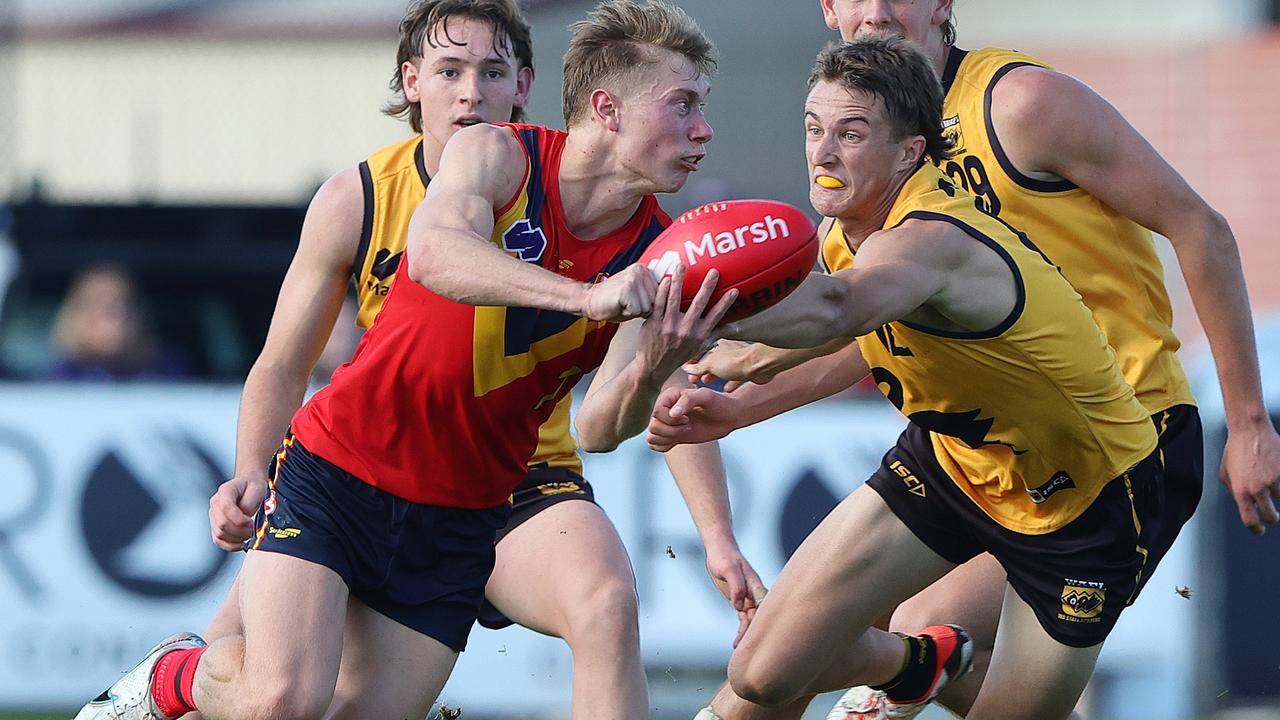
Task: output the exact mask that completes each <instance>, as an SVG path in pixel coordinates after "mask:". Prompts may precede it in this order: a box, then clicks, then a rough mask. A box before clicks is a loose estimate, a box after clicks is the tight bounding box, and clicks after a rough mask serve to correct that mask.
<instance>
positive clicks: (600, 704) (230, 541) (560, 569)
mask: <svg viewBox="0 0 1280 720" xmlns="http://www.w3.org/2000/svg"><path fill="white" fill-rule="evenodd" d="M532 81H533V67H532V54H531V47H530V36H529V27H528V25H527V24H526V23H525V20H524V18H523V17H522V15H521V13H520V11H519V9H518V7H517V6H516V5H515V3H514V2H512V1H511V0H425V1H424V2H418V3H415V4H414V5H413V6H411V7H410V9H409V11H408V13H407V14H406V15H405V17H404V20H403V22H402V23H401V26H400V46H399V52H398V57H397V67H396V72H395V75H394V79H393V82H392V86H393V88H394V89H395V90H396V91H397V93H398V94H397V98H396V100H395V101H393V103H392V104H390V105H389V107H388V108H387V111H388V113H389V114H392V115H396V116H405V117H407V119H408V121H409V124H410V125H411V126H412V128H413V130H414V132H415V134H414V136H413V137H411V138H409V139H408V140H405V141H403V142H399V143H396V144H394V145H390V146H388V147H385V148H383V149H381V150H378V151H377V152H375V153H374V154H373V155H371V156H370V157H369V159H368V160H367V161H365V162H362V163H360V164H359V166H357V167H352V168H350V169H347V170H344V171H342V172H340V173H338V174H337V175H335V176H334V177H332V178H331V179H330V180H329V181H328V182H326V183H325V184H324V185H323V186H322V187H321V188H320V190H319V191H318V192H317V194H316V196H315V198H314V200H313V201H312V203H311V206H310V208H309V210H308V212H307V217H306V221H305V223H304V226H303V229H302V236H301V241H300V243H299V246H298V251H297V254H296V255H295V257H294V260H293V263H292V265H291V266H290V268H289V272H288V274H287V276H286V277H285V280H284V283H283V285H282V286H281V290H280V298H279V301H278V303H277V307H276V311H275V315H274V317H273V318H272V323H271V329H270V331H269V333H268V336H267V340H266V344H265V346H264V347H263V350H262V354H261V355H260V356H259V358H258V360H257V362H256V363H255V364H254V366H253V369H252V370H251V371H250V373H249V376H248V378H247V380H246V381H245V389H244V394H243V397H242V401H241V408H240V420H239V427H238V432H237V452H236V456H237V457H236V474H235V477H234V478H233V479H232V480H230V481H228V482H226V483H224V484H223V486H222V487H221V488H220V489H219V491H218V493H217V494H216V495H215V496H214V497H213V499H212V500H211V502H210V521H211V524H212V526H213V532H214V539H215V541H216V542H217V543H218V545H219V546H221V547H223V548H224V549H227V550H235V549H239V548H240V544H241V542H242V541H243V540H244V539H245V538H247V537H248V536H249V534H250V532H251V529H252V526H251V520H252V515H253V512H254V510H255V509H256V508H257V507H258V506H259V505H260V504H261V502H262V498H263V493H264V492H265V490H266V477H267V460H268V459H270V458H271V457H272V456H273V454H274V452H275V448H276V447H277V446H278V445H279V442H280V437H281V436H282V435H283V434H284V433H285V430H286V425H287V424H288V421H289V418H290V417H291V416H292V415H293V414H294V412H295V411H296V410H297V408H298V406H299V405H300V404H301V402H302V399H303V394H304V392H305V390H306V386H307V378H308V375H309V373H310V371H311V368H312V366H313V365H314V364H315V362H316V358H317V356H318V355H319V353H320V351H321V349H322V348H323V347H324V344H325V339H326V338H327V337H328V335H329V331H330V329H331V328H332V327H333V325H334V322H335V319H336V318H337V315H338V310H339V308H340V306H341V304H342V301H343V297H344V294H345V287H346V285H347V283H348V282H354V284H355V290H356V295H357V298H358V301H359V315H358V323H359V324H360V325H361V326H363V327H368V326H369V325H370V324H372V323H373V321H374V319H375V317H376V316H377V314H378V312H379V310H380V309H381V306H382V302H383V300H384V298H385V297H386V294H387V291H388V289H389V288H390V286H391V284H392V282H393V281H394V280H395V272H396V270H397V268H398V264H399V262H400V259H401V258H402V253H403V251H404V249H405V245H406V238H407V228H408V223H409V218H410V217H411V216H412V215H413V212H414V210H415V209H416V208H417V207H418V205H419V204H420V203H421V202H422V199H423V196H424V194H425V192H426V186H427V183H428V182H429V181H430V179H431V177H432V175H433V174H435V172H436V169H437V167H438V165H439V163H440V156H441V153H442V151H443V148H444V145H445V143H446V141H447V140H448V139H449V138H450V137H451V136H452V135H453V134H454V133H455V132H456V131H458V130H459V129H461V128H463V127H466V126H468V125H473V124H476V123H481V122H499V121H507V120H519V119H520V117H521V115H522V108H523V106H524V104H525V101H526V99H527V97H528V95H529V90H530V86H531V84H532ZM569 403H570V400H569V398H566V399H565V400H564V401H563V402H562V403H560V404H559V405H558V406H557V408H556V410H555V412H554V413H553V415H552V416H551V419H550V420H549V421H548V422H547V423H546V424H545V425H543V426H542V428H541V430H540V433H539V435H540V442H539V446H538V450H537V454H536V455H535V456H534V457H533V458H532V459H531V460H530V470H529V475H528V477H527V479H526V480H525V482H524V483H523V484H521V486H520V487H519V489H517V491H516V494H515V496H514V498H513V499H514V508H513V512H512V517H511V520H510V522H509V523H508V525H507V526H506V527H505V528H504V529H503V530H501V531H500V533H499V541H498V544H497V560H496V567H495V569H494V571H493V574H492V575H491V576H490V580H489V582H488V585H487V587H486V602H485V607H484V609H483V610H482V614H481V623H482V624H485V625H487V626H489V627H504V626H506V625H510V624H511V623H512V621H514V622H517V623H519V624H521V625H524V626H526V627H529V628H532V629H535V630H537V631H539V632H543V633H548V634H551V635H555V636H558V637H561V638H563V639H564V640H565V641H566V642H567V643H568V644H569V646H570V648H571V649H572V651H573V656H574V680H573V717H575V718H578V717H593V718H602V717H644V716H646V715H647V714H648V711H647V707H648V700H647V690H646V687H645V677H644V669H643V667H642V665H641V659H640V650H639V636H638V619H637V608H636V596H635V578H634V576H633V574H632V571H631V565H630V562H629V560H628V558H627V555H626V551H625V549H624V547H623V545H622V542H621V540H620V539H619V537H618V534H617V532H616V530H615V529H614V528H613V525H612V523H610V521H609V519H608V518H607V517H606V516H605V514H604V512H603V511H602V510H601V509H600V507H599V506H597V505H596V504H595V503H594V500H593V494H592V490H591V486H590V484H589V483H587V482H586V481H585V480H584V479H583V478H582V476H581V475H580V473H581V470H582V463H581V460H580V458H579V456H578V452H577V447H576V445H575V444H574V441H573V438H572V436H571V435H570V434H569V425H568V423H569ZM671 468H672V472H673V475H674V476H675V477H676V478H677V482H678V484H679V485H680V488H681V491H682V494H683V495H684V496H685V497H686V498H687V499H688V501H689V504H690V509H691V513H692V514H693V516H694V518H695V522H696V523H697V525H698V527H699V530H700V533H701V535H702V539H703V541H704V543H705V544H706V551H707V568H708V571H709V572H710V574H711V576H712V579H713V580H714V582H715V583H716V585H717V587H718V588H719V589H720V590H721V591H722V592H723V593H724V595H725V596H726V598H728V599H729V600H730V602H732V603H733V604H734V605H735V606H736V607H737V609H738V610H739V611H740V617H741V619H743V620H746V619H747V617H748V616H749V614H750V613H751V612H754V599H753V597H754V596H753V594H752V593H753V592H754V593H755V594H757V595H758V594H759V593H760V592H761V590H760V587H761V583H760V579H759V577H758V576H757V575H756V573H755V571H754V570H753V569H752V568H751V566H750V564H748V563H747V561H746V560H745V559H744V558H743V557H742V554H741V552H740V551H739V549H738V546H737V543H736V540H735V539H734V535H733V530H732V524H731V519H730V515H729V506H728V496H727V491H726V489H725V485H724V474H723V468H722V466H721V465H720V460H719V454H718V451H717V450H715V449H714V448H712V447H706V448H699V449H697V450H695V452H693V453H690V454H688V455H686V456H684V457H682V458H674V459H673V462H672V463H671ZM238 588H239V583H238V582H237V583H236V585H235V586H233V587H232V589H231V591H230V592H229V594H228V596H227V599H226V602H225V603H224V605H223V607H222V608H221V609H220V610H219V612H218V614H217V616H216V617H215V619H214V620H213V622H212V623H211V624H210V627H209V629H208V631H207V633H206V635H205V638H206V639H207V640H208V641H210V642H212V641H214V640H216V639H218V638H220V637H223V636H226V635H231V634H238V633H239V623H240V614H239V607H238V602H237V595H238ZM370 668H371V670H370V672H377V673H382V672H383V671H382V670H378V669H377V666H376V664H371V665H370ZM345 672H346V669H345V666H344V673H345ZM403 677H404V678H405V679H406V680H407V681H409V682H411V683H412V682H415V681H413V678H414V675H413V674H412V673H405V674H403ZM344 680H345V681H351V682H350V684H351V685H355V684H358V683H359V681H360V679H359V678H350V677H345V676H344ZM372 681H373V682H376V683H380V684H381V685H382V687H383V689H384V691H385V692H394V691H395V688H396V687H398V685H397V686H393V685H391V684H390V682H391V678H390V677H389V676H384V677H378V678H374V679H373V680H372ZM342 692H343V688H342V686H341V685H340V687H339V691H338V698H337V700H336V701H335V702H336V703H337V705H335V707H340V706H341V703H342ZM362 709H363V710H369V708H357V709H356V711H355V715H356V716H363V715H362V714H361V712H360V711H361V710H362ZM371 712H372V711H371Z"/></svg>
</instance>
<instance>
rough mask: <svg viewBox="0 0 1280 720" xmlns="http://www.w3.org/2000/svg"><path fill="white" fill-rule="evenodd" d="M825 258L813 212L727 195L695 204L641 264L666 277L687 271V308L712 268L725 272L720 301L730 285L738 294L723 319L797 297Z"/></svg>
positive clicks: (717, 295)
mask: <svg viewBox="0 0 1280 720" xmlns="http://www.w3.org/2000/svg"><path fill="white" fill-rule="evenodd" d="M817 259H818V230H817V228H815V227H814V225H813V221H812V220H810V219H809V216H808V215H806V214H805V213H803V212H801V211H800V210H799V209H797V208H795V207H792V206H791V205H788V204H786V203H781V202H776V201H774V200H727V201H725V202H718V203H711V204H710V205H703V206H702V207H698V208H694V209H693V210H690V211H689V212H687V213H685V214H683V215H681V216H680V217H678V218H676V219H675V220H674V221H673V222H672V223H671V227H669V228H667V229H666V230H665V231H663V233H662V234H661V235H659V236H658V237H656V238H654V240H653V242H652V243H651V244H650V245H649V249H648V250H646V251H645V253H644V255H642V256H641V257H640V262H642V263H644V264H646V265H648V266H649V269H650V270H652V271H653V273H654V275H656V276H657V277H658V278H659V279H661V278H663V277H665V276H667V275H669V274H671V272H672V271H673V270H675V267H676V265H684V266H685V268H686V271H685V277H684V287H683V288H682V294H681V302H680V307H681V308H682V309H684V308H688V307H689V303H690V302H691V301H692V300H693V296H694V295H696V294H697V293H698V288H699V287H701V286H702V279H703V277H705V276H706V274H707V271H708V270H710V269H711V268H715V269H716V270H719V271H720V281H719V282H718V283H716V291H715V295H714V296H713V298H712V300H711V304H712V305H714V304H715V302H716V301H717V300H719V299H720V297H721V296H722V295H724V293H726V292H728V291H729V289H730V288H738V299H737V300H736V301H735V302H734V303H733V307H731V308H730V309H729V312H728V314H726V315H725V317H724V321H725V322H728V321H732V320H738V319H740V318H744V317H748V316H750V315H754V314H756V313H758V312H760V311H761V310H764V309H765V308H767V307H769V306H770V305H773V304H775V303H777V302H778V301H779V300H781V299H782V298H784V297H786V296H787V295H789V294H791V291H792V290H795V289H796V287H798V286H799V285H800V282H801V281H802V280H804V279H805V276H806V275H808V274H809V271H810V270H812V269H813V264H814V262H815V261H816V260H817Z"/></svg>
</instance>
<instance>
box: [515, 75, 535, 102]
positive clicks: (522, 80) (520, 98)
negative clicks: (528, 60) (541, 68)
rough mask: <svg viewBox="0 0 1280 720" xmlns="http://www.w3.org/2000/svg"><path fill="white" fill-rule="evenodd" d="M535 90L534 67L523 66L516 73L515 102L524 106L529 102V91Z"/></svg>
mask: <svg viewBox="0 0 1280 720" xmlns="http://www.w3.org/2000/svg"><path fill="white" fill-rule="evenodd" d="M532 90H533V68H531V67H522V68H520V72H518V73H516V100H515V102H514V103H513V105H515V106H516V107H518V108H522V107H524V106H525V105H527V104H528V102H529V93H530V92H531V91H532Z"/></svg>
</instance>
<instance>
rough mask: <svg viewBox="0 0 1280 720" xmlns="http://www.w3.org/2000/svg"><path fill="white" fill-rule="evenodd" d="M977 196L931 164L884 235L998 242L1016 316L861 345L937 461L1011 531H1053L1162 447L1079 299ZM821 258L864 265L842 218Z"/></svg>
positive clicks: (892, 326)
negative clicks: (979, 326) (933, 230)
mask: <svg viewBox="0 0 1280 720" xmlns="http://www.w3.org/2000/svg"><path fill="white" fill-rule="evenodd" d="M975 200H978V199H975V198H974V197H973V196H971V195H969V194H967V193H965V192H964V191H963V190H961V189H959V188H957V187H956V186H955V185H954V184H953V183H951V182H950V181H949V180H948V179H946V178H945V177H944V176H943V175H942V172H941V171H940V170H939V169H938V168H936V167H934V166H932V165H925V166H923V167H921V168H920V169H919V170H918V171H916V173H915V174H914V175H912V176H911V178H910V179H909V180H908V181H907V183H906V184H905V186H904V187H903V188H902V191H901V192H900V193H899V195H898V197H897V199H896V200H895V202H894V204H893V207H892V208H891V209H890V212H889V216H888V218H887V220H886V221H885V225H884V227H885V228H886V229H888V228H894V227H897V226H899V225H901V224H902V223H904V222H907V221H910V220H920V221H929V222H940V223H947V224H949V225H952V226H954V227H955V228H957V229H958V230H960V231H962V232H964V233H965V234H966V235H968V236H969V237H970V238H972V239H973V241H974V242H975V243H981V244H982V245H983V246H985V247H987V248H989V249H990V250H991V252H994V253H995V254H997V255H998V256H1000V258H1001V259H1003V260H1004V262H1005V263H1007V264H1008V266H1009V271H1010V272H1011V273H1012V278H1013V281H1014V283H1015V284H1016V287H1017V303H1016V304H1015V306H1014V308H1013V309H1012V311H1011V312H1010V313H1009V315H1008V317H1007V318H1005V320H1004V321H1003V322H1001V323H1000V324H999V325H997V326H996V327H993V328H990V329H988V330H986V331H981V332H954V331H947V330H942V329H934V328H928V327H924V326H922V325H919V324H916V323H912V322H906V321H896V322H891V323H888V324H886V325H884V326H882V327H880V328H879V329H878V330H876V331H875V332H874V333H870V334H868V335H865V336H863V337H860V338H858V346H859V348H860V349H861V350H862V354H863V356H864V357H865V358H866V359H867V362H868V364H869V365H870V367H871V372H872V376H873V377H874V378H875V380H876V382H877V383H878V384H879V387H880V390H881V391H882V392H883V393H884V394H885V396H886V397H888V398H889V400H890V401H891V402H892V403H893V404H894V405H895V406H897V407H898V409H899V410H901V411H902V412H903V414H904V415H906V416H907V418H908V419H910V421H911V422H912V423H914V424H916V425H917V426H919V427H922V428H924V429H926V430H928V431H929V432H930V438H931V440H932V443H933V449H934V454H935V455H936V457H937V459H938V463H939V465H941V466H942V468H943V469H944V470H945V471H946V472H947V474H948V475H949V476H950V477H951V479H952V480H953V481H954V482H955V483H956V484H957V485H958V486H959V487H960V489H961V490H963V491H964V493H965V494H966V495H968V496H969V497H970V498H971V499H972V500H973V502H974V503H976V504H977V505H978V506H979V507H980V508H981V509H982V510H983V511H984V512H985V513H986V514H987V515H988V516H990V517H991V519H992V520H994V521H995V522H997V523H999V524H1000V525H1002V526H1003V527H1006V528H1008V529H1010V530H1013V531H1015V532H1020V533H1025V534H1041V533H1047V532H1051V531H1053V530H1056V529H1058V528H1060V527H1062V526H1064V525H1066V524H1067V523H1069V522H1071V521H1072V520H1074V519H1075V518H1076V517H1078V516H1079V515H1080V514H1081V513H1082V512H1083V511H1084V510H1085V509H1086V508H1087V507H1089V505H1090V504H1091V503H1092V502H1093V501H1094V499H1095V498H1096V497H1097V496H1098V493H1099V492H1100V491H1101V490H1102V488H1103V486H1105V485H1106V484H1107V483H1108V482H1110V481H1111V480H1113V479H1114V478H1117V477H1119V476H1120V475H1122V474H1123V473H1124V472H1125V470H1127V469H1128V468H1130V467H1132V466H1133V465H1135V464H1137V463H1138V462H1139V461H1140V460H1142V459H1143V458H1145V457H1146V456H1147V455H1149V454H1150V453H1151V452H1152V451H1153V450H1155V447H1156V433H1155V429H1154V426H1153V425H1152V423H1151V420H1150V419H1149V417H1148V414H1147V412H1146V411H1145V410H1144V409H1143V407H1142V406H1141V405H1140V404H1139V403H1138V402H1137V400H1136V399H1135V398H1134V394H1133V389H1132V388H1131V387H1130V386H1129V385H1128V383H1126V382H1125V380H1124V377H1123V376H1122V375H1121V373H1120V370H1119V367H1118V366H1117V364H1116V358H1115V353H1114V352H1112V350H1111V349H1110V348H1109V347H1108V346H1107V341H1106V338H1105V337H1104V336H1103V335H1102V333H1101V331H1099V329H1098V326H1097V325H1096V324H1095V323H1094V320H1093V317H1092V315H1091V314H1090V312H1089V309H1088V308H1086V307H1085V306H1084V303H1083V302H1081V299H1080V296H1079V295H1078V294H1077V293H1076V291H1075V290H1074V289H1072V287H1071V285H1070V284H1069V283H1067V281H1066V280H1065V279H1063V277H1062V275H1061V273H1060V272H1059V271H1058V269H1057V268H1056V267H1054V266H1053V265H1052V264H1051V263H1050V262H1049V261H1048V260H1047V259H1046V257H1045V256H1044V255H1043V254H1042V253H1041V252H1040V251H1039V250H1038V249H1037V248H1036V246H1035V245H1033V244H1032V243H1031V241H1030V240H1028V239H1027V238H1026V236H1025V235H1022V234H1021V233H1019V232H1018V231H1017V230H1015V229H1014V228H1013V227H1012V226H1009V225H1007V224H1006V223H1004V222H1003V221H1002V220H1000V219H999V218H996V217H994V216H992V215H989V214H987V213H986V212H983V211H982V210H980V209H979V208H980V204H979V203H977V202H975ZM822 255H823V260H824V262H825V263H826V265H827V267H829V268H830V269H832V270H833V271H838V270H842V269H846V268H850V267H854V265H855V258H854V255H853V253H852V252H851V251H850V249H849V247H848V244H847V242H846V241H845V238H844V235H843V233H842V232H841V231H840V229H839V223H838V222H837V223H835V224H834V225H833V228H832V231H831V232H829V233H828V234H827V236H826V237H825V239H824V243H823V250H822Z"/></svg>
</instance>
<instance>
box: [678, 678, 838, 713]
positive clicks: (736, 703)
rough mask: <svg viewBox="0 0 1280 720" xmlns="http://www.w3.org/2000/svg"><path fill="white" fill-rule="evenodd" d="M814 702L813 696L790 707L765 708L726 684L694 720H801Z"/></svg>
mask: <svg viewBox="0 0 1280 720" xmlns="http://www.w3.org/2000/svg"><path fill="white" fill-rule="evenodd" d="M812 701H813V696H812V695H805V696H804V697H802V698H800V699H799V700H797V701H795V702H793V703H791V704H790V705H784V706H783V707H765V706H763V705H756V704H755V703H751V702H747V701H746V700H743V699H742V698H740V697H738V696H737V695H736V694H735V693H734V692H733V688H731V687H729V683H727V682H726V683H725V684H723V685H721V686H720V689H719V690H718V691H716V696H715V697H714V698H712V700H711V704H710V705H708V706H707V708H705V709H703V710H702V711H700V712H699V713H698V714H697V715H695V716H694V719H693V720H800V717H801V716H802V715H804V711H805V710H806V709H807V708H808V707H809V703H810V702H812Z"/></svg>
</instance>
